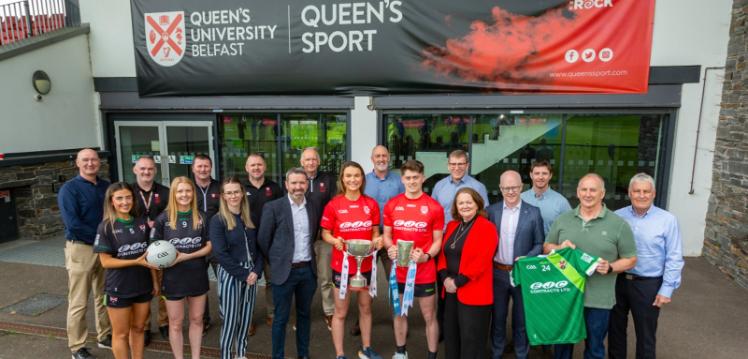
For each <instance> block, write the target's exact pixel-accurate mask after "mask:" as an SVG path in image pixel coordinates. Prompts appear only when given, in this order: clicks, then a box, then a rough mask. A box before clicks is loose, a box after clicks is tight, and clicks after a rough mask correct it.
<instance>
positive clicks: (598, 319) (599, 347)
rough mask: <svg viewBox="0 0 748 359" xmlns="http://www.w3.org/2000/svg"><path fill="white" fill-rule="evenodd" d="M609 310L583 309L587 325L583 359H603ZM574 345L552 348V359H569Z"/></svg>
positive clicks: (560, 345)
mask: <svg viewBox="0 0 748 359" xmlns="http://www.w3.org/2000/svg"><path fill="white" fill-rule="evenodd" d="M609 318H610V309H600V308H589V307H584V323H585V324H586V325H587V339H586V340H585V341H584V359H604V358H605V336H606V335H607V334H608V321H609ZM573 355H574V344H557V345H554V346H553V358H554V359H571V357H572V356H573Z"/></svg>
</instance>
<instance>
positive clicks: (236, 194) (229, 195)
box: [223, 191, 242, 197]
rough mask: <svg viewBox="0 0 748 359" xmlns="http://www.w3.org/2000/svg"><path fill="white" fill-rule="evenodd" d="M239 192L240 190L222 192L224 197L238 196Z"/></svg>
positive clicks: (240, 192)
mask: <svg viewBox="0 0 748 359" xmlns="http://www.w3.org/2000/svg"><path fill="white" fill-rule="evenodd" d="M241 194H242V191H229V192H223V195H224V196H226V197H234V196H240V195H241Z"/></svg>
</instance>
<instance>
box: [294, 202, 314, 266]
mask: <svg viewBox="0 0 748 359" xmlns="http://www.w3.org/2000/svg"><path fill="white" fill-rule="evenodd" d="M288 201H289V202H290V203H291V215H292V216H293V241H294V246H293V259H292V261H293V262H294V263H298V262H306V261H310V260H312V255H311V252H310V248H309V247H310V246H309V243H310V242H311V241H310V234H309V214H307V212H306V204H307V202H306V198H304V201H303V202H301V204H300V205H298V204H296V202H294V201H293V199H291V195H289V196H288Z"/></svg>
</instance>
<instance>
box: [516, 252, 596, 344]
mask: <svg viewBox="0 0 748 359" xmlns="http://www.w3.org/2000/svg"><path fill="white" fill-rule="evenodd" d="M598 262H599V258H597V257H594V256H591V255H589V254H587V253H584V252H582V251H580V250H576V249H571V248H562V249H559V250H556V251H554V252H551V254H549V255H547V256H537V257H526V258H521V259H520V260H519V261H517V262H516V263H515V264H514V269H513V270H512V275H511V278H512V285H514V286H519V287H520V288H521V290H522V300H523V302H524V305H525V323H526V326H527V338H528V339H529V341H530V344H531V345H541V344H563V343H577V342H579V341H580V340H582V339H584V338H586V337H587V330H586V328H585V324H584V288H585V284H586V281H587V277H588V276H590V275H592V274H593V273H594V272H595V269H596V268H597V265H598Z"/></svg>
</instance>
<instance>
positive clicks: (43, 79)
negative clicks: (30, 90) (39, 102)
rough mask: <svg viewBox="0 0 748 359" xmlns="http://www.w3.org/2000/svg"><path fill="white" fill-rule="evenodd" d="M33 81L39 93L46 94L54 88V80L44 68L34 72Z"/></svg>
mask: <svg viewBox="0 0 748 359" xmlns="http://www.w3.org/2000/svg"><path fill="white" fill-rule="evenodd" d="M31 83H32V85H34V90H36V92H37V93H38V94H39V95H46V94H48V93H49V91H50V90H52V81H51V80H50V79H49V75H47V73H46V72H44V71H42V70H37V71H35V72H34V75H33V76H32V77H31Z"/></svg>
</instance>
